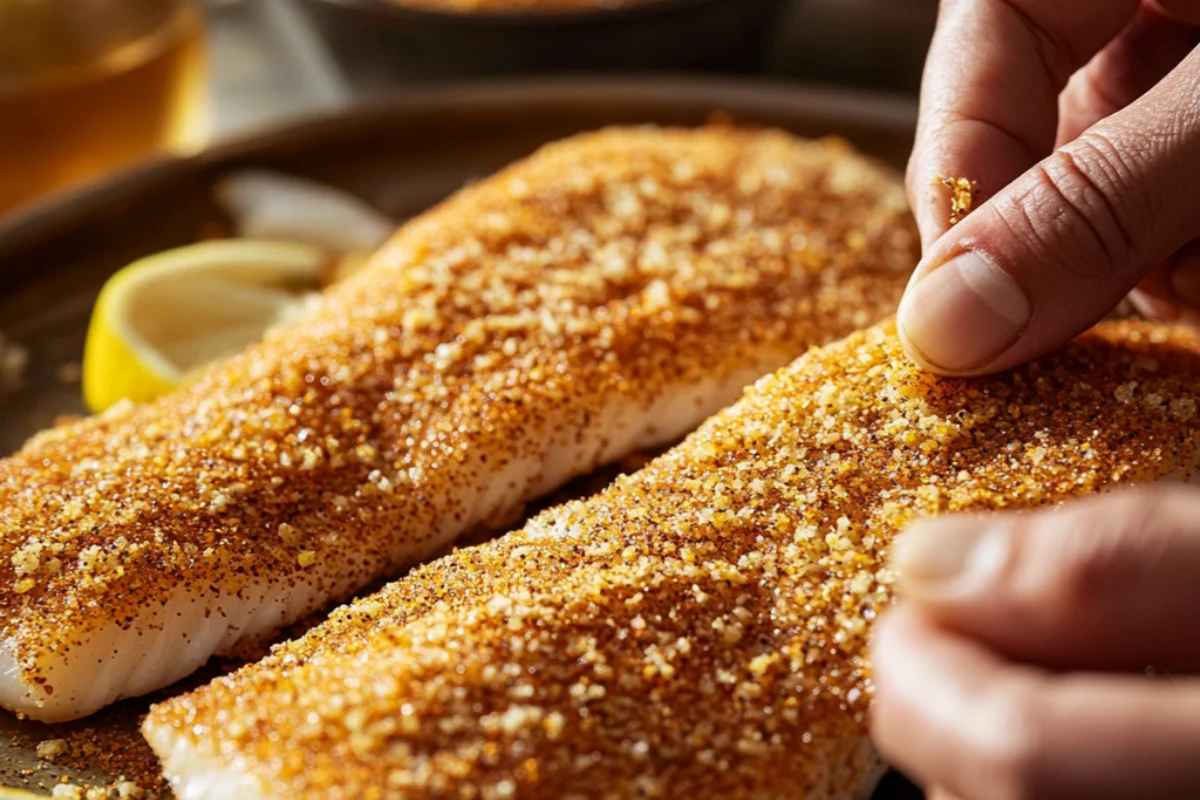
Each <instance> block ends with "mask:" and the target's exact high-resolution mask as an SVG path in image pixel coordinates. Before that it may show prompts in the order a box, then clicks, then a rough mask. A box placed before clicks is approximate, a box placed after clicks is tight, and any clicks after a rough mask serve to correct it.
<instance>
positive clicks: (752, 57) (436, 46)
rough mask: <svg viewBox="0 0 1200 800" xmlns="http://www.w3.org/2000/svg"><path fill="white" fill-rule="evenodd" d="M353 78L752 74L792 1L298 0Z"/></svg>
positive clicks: (371, 82)
mask: <svg viewBox="0 0 1200 800" xmlns="http://www.w3.org/2000/svg"><path fill="white" fill-rule="evenodd" d="M296 2H298V4H299V6H300V8H302V9H303V10H304V11H305V12H306V13H307V15H308V16H309V18H310V20H311V21H312V22H313V24H314V27H315V28H316V30H317V31H318V33H319V35H320V36H321V38H322V39H324V41H325V43H326V44H327V45H328V47H329V49H330V51H331V52H332V53H333V55H334V56H335V57H336V58H337V60H338V61H339V62H340V63H341V65H342V67H343V69H345V71H346V73H347V77H348V78H349V79H350V81H351V83H353V84H355V85H356V86H357V87H359V88H365V89H373V90H378V89H387V88H394V87H395V86H397V85H398V84H401V83H404V82H408V81H413V80H431V79H451V78H465V77H478V76H493V75H514V74H529V73H546V72H576V73H578V72H633V71H643V72H644V71H656V72H688V71H708V72H726V73H751V72H757V71H759V70H761V69H762V68H763V66H764V65H765V61H766V55H767V50H768V47H769V44H770V41H771V38H772V33H773V31H774V30H775V29H776V28H777V26H776V24H775V23H776V20H777V18H778V17H779V15H780V14H781V12H782V10H783V6H784V3H785V2H786V0H643V2H640V3H635V4H632V5H626V6H619V7H613V8H599V9H595V10H586V11H570V12H546V13H494V12H493V13H452V12H440V11H430V10H424V9H415V8H409V7H405V6H402V5H399V4H397V3H396V2H389V0H296Z"/></svg>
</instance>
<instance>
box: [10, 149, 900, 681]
mask: <svg viewBox="0 0 1200 800" xmlns="http://www.w3.org/2000/svg"><path fill="white" fill-rule="evenodd" d="M915 242H916V238H915V235H914V233H913V230H912V228H911V225H910V223H909V221H908V219H907V214H906V211H905V208H904V200H903V192H902V189H901V188H900V185H899V182H898V181H897V180H896V179H895V178H894V176H892V175H891V174H890V173H889V172H887V171H885V170H882V169H880V168H878V167H876V166H875V165H874V164H872V163H869V162H867V161H865V160H864V159H862V158H860V157H858V156H856V155H855V154H853V153H852V152H850V151H849V149H848V148H847V147H846V146H845V145H843V144H841V143H838V142H832V141H831V142H820V143H818V142H802V141H798V140H796V139H794V138H792V137H789V136H787V135H785V134H782V133H778V132H761V133H759V132H746V131H733V130H726V129H717V128H710V129H703V130H699V131H685V130H655V129H621V130H612V131H607V132H603V133H600V134H594V135H590V136H585V137H581V138H579V139H576V140H572V141H568V142H566V143H561V144H558V145H553V146H550V147H548V148H546V149H545V150H543V151H542V152H541V153H539V154H538V155H536V156H535V157H533V158H532V159H530V160H528V161H527V162H524V163H522V164H519V165H517V166H515V167H513V168H510V169H509V170H507V171H505V172H503V173H501V174H500V175H498V176H496V177H495V178H492V179H489V180H487V181H485V182H483V183H481V184H479V185H477V186H475V187H472V188H470V189H468V190H466V191H464V192H462V193H461V194H460V195H458V196H457V197H455V198H454V199H452V200H451V201H449V202H447V203H446V204H444V205H443V206H442V207H440V208H438V209H435V210H434V211H432V212H430V213H429V214H427V215H425V216H423V217H421V218H419V219H418V220H416V221H414V222H413V223H411V224H410V225H408V226H406V227H405V228H404V229H403V230H402V231H401V232H400V233H399V234H398V235H397V237H396V238H395V239H394V241H393V242H392V243H391V244H390V245H389V246H388V247H387V248H386V249H385V251H384V252H383V253H382V254H381V256H380V257H378V258H377V259H376V260H375V262H374V263H373V265H372V266H370V267H368V268H366V269H365V270H364V271H363V272H362V273H360V274H358V275H356V276H355V277H353V278H351V279H350V280H349V281H348V282H347V283H345V284H344V285H341V286H340V287H336V288H335V289H333V290H332V291H331V293H330V294H329V295H328V296H327V298H326V302H325V303H324V304H323V306H322V307H321V308H320V309H319V310H317V311H316V312H315V313H314V314H313V315H311V316H310V317H308V318H306V319H305V320H303V321H301V322H299V323H297V324H294V325H291V326H290V327H287V328H284V329H281V330H279V331H276V332H275V333H274V334H273V335H270V336H269V337H268V340H267V341H266V342H265V343H263V344H262V345H261V346H257V347H254V348H252V349H250V350H249V351H248V352H246V353H245V354H243V355H241V356H238V357H236V358H234V359H232V360H230V361H229V362H227V363H224V364H222V365H221V366H219V367H218V368H216V369H214V370H213V371H212V372H211V373H210V374H208V375H207V376H206V377H204V378H203V379H201V380H200V381H198V382H197V383H195V384H193V385H191V386H190V387H188V388H187V389H185V390H183V391H181V392H179V393H177V394H174V395H172V396H170V397H168V398H165V399H164V400H162V401H160V402H157V403H154V404H150V405H146V406H143V407H139V408H125V409H118V410H116V411H114V412H113V413H109V414H107V415H105V416H103V417H99V418H96V419H91V420H87V421H84V422H80V423H77V424H72V425H68V426H64V427H62V428H59V429H56V430H52V431H48V432H46V433H44V434H42V435H40V436H38V437H37V438H35V439H34V440H33V441H32V442H31V443H30V444H29V445H28V446H27V447H26V448H25V449H24V450H22V451H21V452H20V453H19V454H17V455H16V456H14V457H12V458H9V459H7V460H4V461H2V462H0V609H2V610H3V614H2V615H0V617H2V618H0V642H2V641H3V640H8V641H9V642H14V643H15V644H16V648H17V654H18V656H19V658H20V662H21V665H22V667H23V668H24V669H25V670H26V673H27V677H29V678H30V679H31V680H34V681H37V680H38V678H37V675H38V670H39V666H38V664H39V659H41V658H43V657H46V658H50V657H53V658H62V657H63V656H64V655H65V654H67V653H69V652H70V650H71V648H72V647H74V646H75V645H76V644H78V643H79V642H81V641H82V640H83V639H84V638H86V636H87V635H88V633H89V632H90V631H92V630H94V629H95V628H97V627H98V626H99V625H101V624H103V623H105V622H107V621H116V622H117V623H119V624H122V620H124V621H125V623H124V624H132V620H133V619H134V618H135V617H136V615H137V614H138V613H139V612H141V611H142V610H144V609H146V608H154V607H158V606H161V604H162V603H163V601H164V598H165V597H166V595H167V593H169V592H171V591H172V590H174V589H175V588H177V587H181V586H186V587H189V589H190V590H194V591H195V592H196V593H197V594H198V595H201V596H207V595H212V596H217V595H221V596H234V595H237V593H239V592H241V591H243V590H245V589H246V588H247V587H250V586H253V585H263V584H266V585H268V586H270V587H275V588H277V587H279V586H292V585H299V584H305V583H308V582H313V583H320V584H322V585H320V586H317V587H316V589H317V594H318V595H320V594H321V593H322V591H323V590H324V593H325V594H328V592H329V591H333V590H332V589H330V587H331V586H343V585H346V583H347V582H349V584H351V585H352V586H362V585H364V584H365V583H369V582H370V581H371V580H372V579H373V578H374V577H376V576H379V575H380V574H381V573H384V572H387V571H389V570H391V569H393V568H394V567H395V566H396V565H395V564H394V563H393V561H394V560H395V557H394V555H393V552H394V548H395V545H396V541H395V540H396V539H397V537H398V536H401V535H403V536H408V537H410V538H420V537H430V538H432V537H434V536H435V535H437V532H438V530H439V525H450V526H452V525H453V524H454V523H453V520H455V519H458V518H460V517H462V516H463V515H465V514H467V513H468V512H469V509H466V508H464V506H463V503H465V501H464V500H463V499H462V498H461V497H457V496H456V495H455V494H454V490H455V487H456V486H457V485H459V484H458V483H456V482H461V481H465V480H467V479H468V478H472V479H473V478H475V477H478V474H482V473H481V470H483V471H487V474H489V475H490V474H493V473H495V474H499V473H500V472H501V471H502V469H503V467H504V465H505V464H506V463H507V462H508V461H509V460H510V459H514V458H516V457H519V456H521V455H522V454H523V453H524V452H525V451H526V450H527V449H528V448H531V447H534V446H535V445H536V442H535V441H534V440H533V434H531V433H529V431H534V430H536V429H537V428H538V426H539V425H540V424H541V423H542V422H543V421H544V420H546V419H554V420H556V421H557V423H558V424H560V425H561V426H563V427H564V429H568V430H585V429H587V426H588V423H589V420H590V419H594V418H596V415H597V414H598V413H599V412H600V411H602V410H603V407H604V404H605V403H608V402H613V401H614V398H622V399H624V400H630V401H633V402H637V403H642V402H649V401H650V400H651V399H653V398H655V397H656V396H657V395H658V394H659V393H661V392H662V391H663V389H662V387H663V386H666V385H675V386H678V385H679V383H680V382H687V381H697V380H700V379H706V378H714V379H719V378H721V377H722V376H727V375H730V374H732V372H733V371H734V370H736V369H737V368H738V366H739V365H740V364H742V363H743V362H747V361H749V362H754V360H755V359H757V358H761V356H762V354H763V353H771V352H775V351H776V350H778V351H779V352H780V353H782V354H788V353H791V354H794V353H796V352H798V351H799V349H802V348H803V347H805V346H807V345H809V344H811V343H813V342H823V341H829V340H831V339H833V338H836V337H837V336H840V335H844V334H845V333H846V332H848V331H850V330H852V329H854V328H855V327H858V326H861V325H863V324H867V323H869V322H871V321H873V320H875V319H878V318H880V317H881V316H883V315H884V314H885V313H887V309H889V308H890V307H892V306H893V305H894V303H895V301H896V299H897V297H898V295H899V293H900V291H901V290H902V287H903V283H904V280H905V276H906V273H907V271H908V269H909V268H910V266H911V264H912V263H913V261H915V257H916V244H915ZM786 357H787V356H786V355H785V358H786ZM777 363H782V359H781V361H780V362H777ZM480 456H481V457H482V459H483V460H484V461H485V462H486V465H485V466H482V467H480V468H479V469H474V468H473V467H469V466H468V467H463V466H462V463H463V462H464V460H466V459H468V458H470V459H475V458H477V457H480ZM488 459H490V461H488ZM473 463H475V462H473V461H470V462H468V464H473ZM470 470H474V472H472V474H471V475H470V476H468V475H466V474H465V473H466V472H467V471H470ZM565 477H569V476H564V478H565ZM527 491H528V487H525V486H514V487H512V489H511V495H512V497H513V500H514V502H518V501H520V500H521V499H523V498H522V496H521V495H522V493H523V492H527ZM447 498H450V499H447ZM397 532H400V533H397ZM314 566H317V567H319V568H320V569H321V570H323V571H322V572H321V575H322V577H321V578H320V579H317V578H313V577H311V576H312V575H314V574H316V573H315V572H314V571H313V567H314ZM338 591H339V592H344V591H345V590H344V589H340V590H338ZM50 621H53V624H50ZM168 624H169V622H168ZM179 635H181V636H182V637H183V638H184V640H186V639H187V637H188V635H189V632H188V631H181V632H180V634H179ZM44 688H45V691H47V692H50V691H52V690H53V687H52V686H46V687H44Z"/></svg>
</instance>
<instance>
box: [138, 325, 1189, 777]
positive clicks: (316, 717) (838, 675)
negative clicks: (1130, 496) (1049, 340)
mask: <svg viewBox="0 0 1200 800" xmlns="http://www.w3.org/2000/svg"><path fill="white" fill-rule="evenodd" d="M1197 387H1200V338H1198V337H1197V335H1196V334H1194V333H1191V332H1188V331H1185V330H1183V329H1176V328H1169V327H1164V326H1155V325H1151V324H1146V323H1136V322H1120V323H1108V324H1105V325H1102V326H1100V327H1099V328H1097V329H1095V330H1094V331H1092V332H1089V333H1087V334H1085V335H1084V336H1082V337H1081V338H1079V339H1078V340H1077V341H1075V342H1073V343H1072V344H1070V345H1068V346H1067V347H1066V348H1065V349H1063V350H1062V351H1061V352H1057V353H1054V354H1052V355H1049V356H1047V357H1045V358H1043V359H1041V360H1040V361H1037V362H1035V363H1033V364H1030V365H1027V366H1025V367H1022V368H1020V369H1018V370H1015V371H1012V372H1009V373H1006V374H1004V375H1001V376H997V377H992V378H985V379H977V380H955V379H940V378H937V377H934V376H932V375H929V374H926V373H922V372H920V371H919V370H918V369H917V368H916V367H914V366H913V365H912V364H911V363H910V362H909V360H908V359H907V358H906V357H905V355H904V353H903V350H902V348H901V346H900V343H899V341H898V339H897V337H896V335H895V331H894V327H893V326H892V325H891V324H890V323H888V324H884V325H882V326H879V327H875V328H872V329H869V330H866V331H865V332H860V333H856V334H854V335H852V336H850V337H849V338H848V339H847V340H845V341H842V342H839V343H837V344H834V345H832V346H829V347H827V348H825V349H821V350H815V351H813V352H810V353H809V354H808V355H806V356H804V357H803V358H801V359H800V360H798V361H797V362H795V363H794V364H793V365H792V366H790V367H788V368H785V369H783V370H782V371H780V372H778V373H777V374H775V375H774V376H772V377H768V378H765V379H763V380H762V381H760V382H759V383H758V384H757V385H756V386H755V387H754V388H753V389H751V390H750V391H749V392H748V393H747V396H746V397H745V398H744V399H743V400H742V401H741V402H739V403H738V404H736V405H735V406H733V407H731V408H730V409H728V410H726V411H724V412H722V413H721V414H719V415H718V416H716V417H714V418H713V419H711V420H710V421H709V422H707V423H705V424H704V425H703V426H702V427H701V428H700V429H699V430H698V431H697V432H696V433H694V434H693V435H692V436H690V437H689V438H688V439H687V440H686V441H685V442H684V443H683V444H682V445H680V446H679V447H677V448H675V449H674V450H672V451H670V452H669V453H668V454H666V455H664V456H662V457H661V458H659V459H657V460H656V461H654V462H653V463H652V464H651V465H649V466H648V467H647V468H645V469H644V470H642V471H640V472H638V473H636V474H634V475H631V476H627V477H624V478H621V479H619V480H618V481H617V482H616V483H615V484H614V485H613V486H611V487H610V488H609V489H607V490H606V491H604V492H603V493H601V494H599V495H597V496H595V497H593V498H591V499H588V500H586V501H577V502H572V503H568V504H566V505H563V506H560V507H557V508H554V509H551V510H549V511H546V512H544V513H543V514H541V515H539V516H538V517H536V518H535V519H534V520H533V521H531V522H530V523H529V525H528V526H527V527H526V528H525V529H524V530H522V531H519V532H516V533H513V534H510V535H508V536H505V537H502V538H501V539H498V540H495V541H493V542H491V543H488V544H484V545H481V546H477V547H473V548H467V549H463V550H460V551H459V552H457V553H455V554H453V555H451V556H449V557H446V558H443V559H441V560H439V561H436V562H433V563H431V564H428V565H426V566H423V567H420V568H418V569H416V570H414V571H413V572H412V573H411V574H410V575H409V576H408V577H406V578H404V579H402V580H400V581H397V582H395V583H393V584H391V585H389V586H388V587H387V588H385V589H384V590H382V591H381V592H379V593H377V594H375V595H373V596H371V597H368V598H366V599H363V600H361V601H358V602H356V603H353V604H351V605H349V606H347V607H345V608H343V609H341V610H339V611H338V612H336V613H335V614H334V615H333V616H332V617H331V619H330V620H329V621H328V622H326V623H325V624H324V625H322V626H320V627H318V628H316V629H314V630H313V631H311V632H310V633H309V634H308V635H306V636H305V637H303V638H302V639H299V640H297V641H295V642H292V643H289V644H286V645H282V646H280V647H278V648H277V649H276V650H275V651H274V653H273V654H272V655H271V656H270V657H269V658H268V659H267V660H266V661H264V662H262V663H261V664H258V665H253V666H250V667H247V668H245V669H243V670H241V671H240V672H237V673H235V674H233V675H231V676H229V677H225V678H221V679H218V680H216V681H215V682H214V683H212V684H211V685H209V686H207V687H204V688H202V689H200V690H198V691H196V692H194V693H192V694H189V695H185V696H182V697H179V698H175V699H172V700H170V701H168V702H166V703H163V704H161V705H159V706H157V707H156V708H155V709H154V710H153V711H152V713H151V715H150V717H149V718H148V721H147V723H146V725H145V727H144V731H145V733H146V735H147V738H148V739H149V741H150V742H151V744H152V746H153V747H154V748H155V750H156V752H157V753H158V754H159V755H160V757H161V758H162V759H163V761H164V764H165V766H166V769H167V772H168V774H169V775H171V776H173V777H174V778H175V779H176V781H177V784H176V785H177V787H178V788H181V789H188V790H190V791H193V794H189V795H188V796H189V797H194V798H196V799H197V800H200V799H201V798H208V797H218V796H220V794H219V791H220V787H233V786H236V787H237V788H238V790H239V791H240V792H241V794H240V796H242V797H247V798H255V797H261V798H272V799H274V798H284V797H286V798H292V799H294V800H308V799H309V798H313V800H315V798H324V799H325V800H340V799H341V798H347V799H348V798H390V799H393V800H400V799H401V798H403V799H406V800H407V799H408V798H423V799H424V798H482V799H483V800H497V799H498V798H509V797H521V798H534V799H540V798H545V799H546V800H551V798H554V799H556V800H562V799H563V798H571V799H572V800H581V799H582V798H626V797H661V798H668V797H721V798H728V799H730V800H736V799H738V798H783V797H787V798H797V799H798V798H806V799H807V800H813V799H814V798H851V797H860V796H866V795H867V794H868V793H869V792H870V790H871V788H872V786H873V785H874V782H875V780H876V779H877V778H878V776H879V774H880V767H881V764H880V762H879V760H878V759H877V757H876V756H875V754H874V753H873V751H872V749H871V746H870V743H869V740H868V738H867V730H866V715H867V712H868V708H869V705H870V700H871V696H872V685H871V674H870V667H869V665H868V663H867V661H866V658H865V656H866V642H867V636H868V633H869V631H870V629H871V625H872V621H873V620H874V619H876V617H877V616H878V615H879V614H880V613H881V612H882V611H883V610H884V609H885V607H886V606H887V605H888V603H889V601H890V597H891V591H890V586H891V584H892V581H893V575H892V574H891V573H890V572H889V570H888V567H887V555H888V547H889V545H890V543H891V542H892V540H893V538H894V537H895V535H896V534H897V532H898V531H899V530H901V529H902V528H903V527H904V526H905V525H906V524H908V523H909V522H910V521H912V520H913V519H916V518H918V517H923V516H928V515H935V514H944V513H949V512H965V511H970V512H987V511H993V510H998V509H1025V508H1036V507H1044V506H1051V505H1054V504H1056V503H1059V502H1062V501H1064V500H1068V499H1070V498H1073V497H1077V496H1081V495H1088V494H1092V493H1096V492H1100V491H1106V490H1110V489H1114V488H1117V487H1120V486H1125V485H1129V484H1136V483H1148V482H1153V481H1157V480H1163V479H1184V478H1188V477H1190V475H1191V474H1192V472H1193V470H1194V469H1195V468H1196V461H1197V452H1198V450H1197V442H1198V438H1200V420H1198V419H1197V416H1196V392H1197ZM214 787H216V788H214ZM206 791H207V792H211V793H205V792H206Z"/></svg>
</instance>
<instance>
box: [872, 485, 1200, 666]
mask: <svg viewBox="0 0 1200 800" xmlns="http://www.w3.org/2000/svg"><path fill="white" fill-rule="evenodd" d="M892 560H893V567H894V568H895V569H896V570H897V572H898V573H899V575H900V593H901V596H902V597H903V598H904V599H905V600H906V601H907V602H910V603H912V604H913V605H915V606H916V607H918V608H920V609H921V610H922V611H924V612H925V613H926V614H927V615H930V616H932V617H933V618H934V620H936V622H937V623H938V624H939V625H941V626H943V627H947V628H950V629H951V630H954V631H957V632H960V633H962V634H963V635H965V636H968V637H970V638H972V639H974V640H977V641H979V642H982V643H983V644H985V645H987V646H989V647H991V648H993V649H994V650H997V651H999V652H1000V653H1002V654H1003V655H1005V656H1008V657H1009V658H1012V659H1015V660H1018V661H1024V662H1031V663H1036V664H1040V665H1044V666H1049V667H1058V668H1063V669H1084V668H1087V669H1114V670H1142V669H1145V668H1146V667H1147V666H1149V665H1153V666H1155V667H1162V668H1166V669H1170V670H1193V669H1196V668H1200V640H1198V639H1197V637H1195V636H1192V635H1190V634H1189V633H1188V632H1189V631H1194V630H1196V629H1197V625H1198V624H1200V582H1198V581H1197V580H1196V575H1198V574H1200V491H1197V490H1196V489H1190V488H1186V487H1174V488H1166V487H1154V488H1145V489H1135V490H1130V491H1126V492H1121V493H1117V494H1112V495H1106V496H1104V497H1100V498H1096V499H1092V500H1086V501H1082V502H1078V503H1074V504H1070V505H1066V506H1064V507H1063V508H1061V509H1059V510H1055V511H1049V512H1037V513H1019V514H1007V515H999V516H993V517H988V518H975V517H968V516H962V517H956V516H950V517H945V518H942V519H937V520H929V521H926V522H923V523H919V524H918V525H915V526H914V527H913V528H912V529H910V530H909V531H907V532H906V533H905V534H904V535H903V536H901V537H900V538H899V539H898V540H897V541H896V544H895V546H894V549H893V554H892Z"/></svg>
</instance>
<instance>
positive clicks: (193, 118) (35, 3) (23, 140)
mask: <svg viewBox="0 0 1200 800" xmlns="http://www.w3.org/2000/svg"><path fill="white" fill-rule="evenodd" d="M203 62H204V36H203V25H202V20H201V15H200V11H199V8H198V6H197V5H195V4H194V3H193V2H192V0H0V218H2V216H3V215H4V214H5V212H6V211H7V210H9V209H11V208H13V207H15V206H17V205H19V204H21V203H23V202H25V201H27V200H30V199H32V198H34V197H37V196H39V195H42V194H44V193H46V192H50V191H52V190H56V189H60V188H63V187H68V186H70V185H72V184H75V183H78V182H80V181H82V180H84V179H86V178H89V177H92V176H95V175H97V174H98V173H101V172H104V171H107V170H110V169H113V168H115V167H118V166H121V165H124V164H128V163H130V162H132V161H136V160H138V159H140V158H144V157H145V156H147V155H148V154H151V153H154V152H156V151H159V152H161V151H169V150H187V149H191V148H194V147H196V146H198V145H199V144H201V143H202V142H203V140H204V138H205V135H206V128H207V114H206V107H207V103H206V100H207V98H206V96H205V86H204V68H203Z"/></svg>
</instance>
